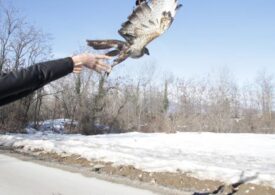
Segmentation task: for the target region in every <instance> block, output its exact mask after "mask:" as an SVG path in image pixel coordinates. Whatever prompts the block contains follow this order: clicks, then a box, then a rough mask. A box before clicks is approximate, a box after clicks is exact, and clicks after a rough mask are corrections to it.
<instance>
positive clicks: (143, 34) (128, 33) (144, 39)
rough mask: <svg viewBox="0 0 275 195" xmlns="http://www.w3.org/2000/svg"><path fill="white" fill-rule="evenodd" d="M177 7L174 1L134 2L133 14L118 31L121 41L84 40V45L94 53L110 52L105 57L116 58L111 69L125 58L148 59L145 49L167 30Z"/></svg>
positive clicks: (177, 4) (141, 0) (176, 1)
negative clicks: (85, 41) (145, 57)
mask: <svg viewBox="0 0 275 195" xmlns="http://www.w3.org/2000/svg"><path fill="white" fill-rule="evenodd" d="M181 6H182V5H181V4H179V2H178V0H136V7H135V8H134V10H133V13H132V14H131V15H130V16H129V17H128V20H127V21H126V22H124V23H123V24H122V27H121V29H120V30H119V31H118V33H119V34H120V35H121V36H122V37H123V38H124V39H125V41H120V40H87V43H88V45H89V46H91V47H93V48H94V49H96V50H103V49H109V50H110V49H111V50H110V51H109V52H108V53H106V55H108V56H112V57H116V59H115V60H114V61H113V64H112V66H115V65H117V64H119V63H121V62H123V61H124V60H126V59H127V58H128V57H131V58H140V57H142V56H144V54H147V55H150V54H149V50H148V48H147V47H146V46H147V45H148V44H149V43H150V42H151V41H153V40H154V39H156V38H157V37H159V36H160V35H162V34H163V33H164V32H165V31H166V30H168V29H169V27H170V26H171V24H172V23H173V21H174V18H175V15H176V13H177V10H178V9H179V8H180V7H181Z"/></svg>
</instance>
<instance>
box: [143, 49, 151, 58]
mask: <svg viewBox="0 0 275 195" xmlns="http://www.w3.org/2000/svg"><path fill="white" fill-rule="evenodd" d="M144 53H145V54H147V55H148V56H149V55H150V52H149V49H148V48H147V47H145V48H144Z"/></svg>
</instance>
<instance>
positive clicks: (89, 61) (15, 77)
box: [0, 54, 111, 106]
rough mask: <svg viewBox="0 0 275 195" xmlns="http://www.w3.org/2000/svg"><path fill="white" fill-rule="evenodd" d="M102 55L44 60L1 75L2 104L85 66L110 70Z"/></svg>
mask: <svg viewBox="0 0 275 195" xmlns="http://www.w3.org/2000/svg"><path fill="white" fill-rule="evenodd" d="M104 59H108V57H106V56H104V55H103V56H102V55H91V54H81V55H77V56H73V57H69V58H64V59H59V60H54V61H48V62H42V63H38V64H35V65H33V66H31V67H29V68H27V69H23V70H20V71H14V72H10V73H8V74H5V75H3V76H0V106H2V105H5V104H8V103H10V102H13V101H15V100H18V99H20V98H22V97H25V96H27V95H29V94H31V93H32V92H34V91H35V90H37V89H39V88H41V87H43V86H44V85H46V84H48V83H50V82H52V81H55V80H57V79H59V78H61V77H64V76H66V75H68V74H70V73H72V72H75V73H80V71H81V70H82V68H83V67H84V66H85V67H87V68H89V69H92V70H95V71H97V72H102V71H104V72H110V71H111V68H110V66H109V65H107V64H105V63H104V62H103V61H102V60H104Z"/></svg>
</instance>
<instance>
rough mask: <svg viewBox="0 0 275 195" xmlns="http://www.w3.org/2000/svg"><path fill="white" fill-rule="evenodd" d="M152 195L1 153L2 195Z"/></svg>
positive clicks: (0, 182) (0, 188) (0, 192)
mask: <svg viewBox="0 0 275 195" xmlns="http://www.w3.org/2000/svg"><path fill="white" fill-rule="evenodd" d="M109 194H110V195H124V194H125V195H129V194H131V195H152V194H154V193H152V192H149V191H146V190H141V189H136V188H132V187H129V186H125V185H120V184H114V183H110V182H106V181H103V180H98V179H95V178H88V177H84V176H82V175H80V174H77V173H70V172H66V171H63V170H59V169H55V168H50V167H46V166H42V165H39V164H35V163H32V162H26V161H22V160H18V159H16V158H13V157H9V156H6V155H2V154H0V195H109Z"/></svg>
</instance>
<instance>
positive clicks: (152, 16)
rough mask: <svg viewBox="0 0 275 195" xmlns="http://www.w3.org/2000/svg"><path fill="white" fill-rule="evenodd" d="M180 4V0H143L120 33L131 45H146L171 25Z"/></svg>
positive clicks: (123, 25)
mask: <svg viewBox="0 0 275 195" xmlns="http://www.w3.org/2000/svg"><path fill="white" fill-rule="evenodd" d="M180 6H181V5H180V4H179V3H178V0H149V1H147V2H142V3H141V4H140V5H138V6H137V7H136V9H135V10H134V11H133V13H132V14H131V15H130V16H129V17H128V21H127V22H125V23H123V24H122V28H121V29H120V30H119V34H120V35H121V36H122V37H124V38H125V39H126V41H127V42H129V43H130V44H131V45H133V46H136V47H137V48H139V47H144V46H146V45H147V44H148V43H150V42H151V41H152V40H154V39H155V38H157V37H159V36H160V35H162V34H163V33H164V32H165V31H166V30H167V29H168V28H169V27H170V26H171V24H172V22H173V20H174V17H175V15H176V12H177V10H178V9H179V7H180Z"/></svg>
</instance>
